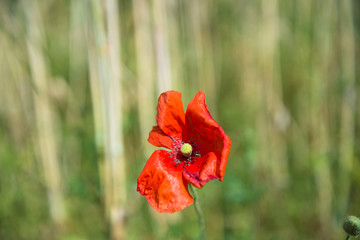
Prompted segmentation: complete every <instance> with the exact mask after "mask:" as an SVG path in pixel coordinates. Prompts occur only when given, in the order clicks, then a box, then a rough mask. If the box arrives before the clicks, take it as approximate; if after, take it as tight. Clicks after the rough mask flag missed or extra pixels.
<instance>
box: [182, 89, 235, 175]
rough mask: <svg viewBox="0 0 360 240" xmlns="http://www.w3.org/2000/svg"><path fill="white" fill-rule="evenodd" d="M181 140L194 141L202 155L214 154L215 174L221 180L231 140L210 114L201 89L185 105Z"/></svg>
mask: <svg viewBox="0 0 360 240" xmlns="http://www.w3.org/2000/svg"><path fill="white" fill-rule="evenodd" d="M183 140H184V141H189V140H192V141H194V142H196V143H197V144H198V147H199V149H200V153H201V154H202V155H206V154H207V153H209V152H213V153H214V154H215V155H216V158H217V162H216V176H219V180H220V181H222V180H223V179H224V174H225V168H226V164H227V159H228V156H229V153H230V147H231V141H230V138H229V137H228V136H227V135H226V134H225V132H224V130H223V129H222V128H221V127H220V125H219V124H218V123H217V122H216V121H215V120H214V119H213V118H212V116H211V115H210V113H209V110H208V108H207V105H206V102H205V94H204V92H203V91H199V92H198V93H197V94H196V95H195V97H194V98H193V99H192V100H191V102H190V103H189V105H188V107H187V110H186V114H185V127H184V132H183Z"/></svg>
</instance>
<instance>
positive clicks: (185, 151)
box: [180, 143, 193, 158]
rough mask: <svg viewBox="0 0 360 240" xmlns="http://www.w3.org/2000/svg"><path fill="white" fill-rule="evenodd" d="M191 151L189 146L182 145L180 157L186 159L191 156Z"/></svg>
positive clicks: (186, 144)
mask: <svg viewBox="0 0 360 240" xmlns="http://www.w3.org/2000/svg"><path fill="white" fill-rule="evenodd" d="M192 151H193V148H192V146H191V145H190V144H188V143H184V144H183V145H182V146H181V148H180V152H181V153H182V155H183V156H184V157H186V158H188V157H190V156H191V153H192Z"/></svg>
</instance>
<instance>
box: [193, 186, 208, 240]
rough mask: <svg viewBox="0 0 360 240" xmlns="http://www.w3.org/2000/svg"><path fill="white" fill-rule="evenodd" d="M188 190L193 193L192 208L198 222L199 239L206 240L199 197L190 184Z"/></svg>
mask: <svg viewBox="0 0 360 240" xmlns="http://www.w3.org/2000/svg"><path fill="white" fill-rule="evenodd" d="M190 189H191V191H192V193H193V197H194V208H195V211H196V215H197V217H198V222H199V227H200V239H201V240H206V239H207V237H206V227H205V218H204V214H203V212H202V210H201V207H200V203H199V196H198V194H197V190H196V189H195V187H194V186H192V185H191V184H190Z"/></svg>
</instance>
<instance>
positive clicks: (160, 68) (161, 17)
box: [152, 0, 172, 94]
mask: <svg viewBox="0 0 360 240" xmlns="http://www.w3.org/2000/svg"><path fill="white" fill-rule="evenodd" d="M166 7H167V1H164V0H153V5H152V9H153V18H154V28H155V29H154V35H155V37H154V39H155V55H156V64H157V80H158V81H157V91H158V94H160V93H162V92H165V91H167V90H171V89H172V74H171V62H170V53H169V38H168V26H167V23H168V21H167V9H166Z"/></svg>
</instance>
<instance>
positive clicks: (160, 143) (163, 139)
mask: <svg viewBox="0 0 360 240" xmlns="http://www.w3.org/2000/svg"><path fill="white" fill-rule="evenodd" d="M148 141H149V143H151V144H152V145H154V146H155V147H165V148H168V149H171V148H172V147H173V140H172V139H171V138H170V137H169V136H167V135H166V134H165V133H164V132H163V131H162V130H161V129H160V128H159V126H154V127H153V128H152V130H151V132H150V133H149V138H148Z"/></svg>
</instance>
